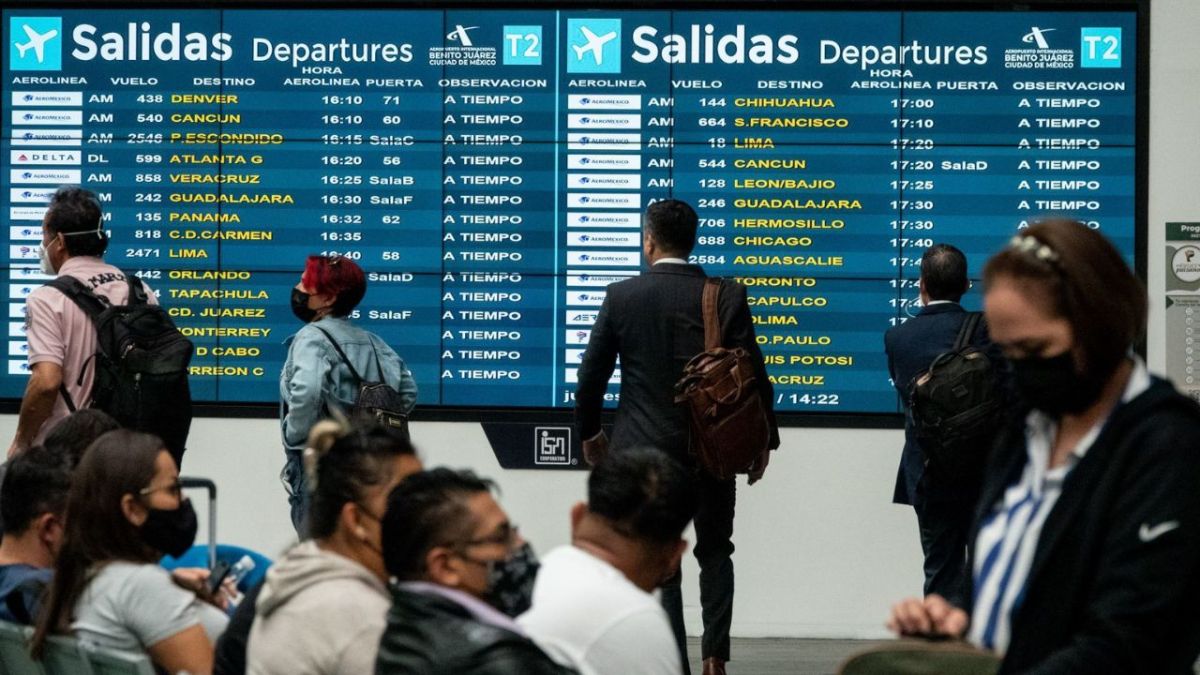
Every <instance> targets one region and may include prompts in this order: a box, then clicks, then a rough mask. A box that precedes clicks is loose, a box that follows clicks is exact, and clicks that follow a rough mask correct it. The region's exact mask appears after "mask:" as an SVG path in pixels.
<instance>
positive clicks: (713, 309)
mask: <svg viewBox="0 0 1200 675" xmlns="http://www.w3.org/2000/svg"><path fill="white" fill-rule="evenodd" d="M720 296H721V278H720V277H709V278H707V279H705V280H704V296H703V297H701V299H700V308H701V311H703V313H704V351H706V352H707V351H712V350H714V349H717V348H718V347H720V346H721V342H722V338H721V320H720V318H719V317H718V316H717V301H718V300H719V299H720Z"/></svg>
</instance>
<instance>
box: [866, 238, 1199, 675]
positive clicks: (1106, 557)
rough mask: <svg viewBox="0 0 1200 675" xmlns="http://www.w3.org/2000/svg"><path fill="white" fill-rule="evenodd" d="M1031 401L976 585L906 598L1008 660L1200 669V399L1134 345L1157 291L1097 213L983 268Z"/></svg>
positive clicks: (925, 624)
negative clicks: (955, 595) (1154, 371)
mask: <svg viewBox="0 0 1200 675" xmlns="http://www.w3.org/2000/svg"><path fill="white" fill-rule="evenodd" d="M983 280H984V286H985V291H984V293H985V296H984V306H985V307H986V312H987V321H988V326H989V329H990V331H991V335H992V338H993V340H994V341H995V343H996V344H997V345H998V346H999V347H1000V348H1001V349H1002V350H1003V352H1004V355H1005V356H1006V357H1007V358H1008V360H1009V364H1010V366H1011V369H1012V376H1013V383H1014V385H1015V387H1016V390H1017V391H1018V393H1019V394H1020V396H1021V399H1022V400H1023V401H1024V404H1025V405H1024V406H1023V408H1022V409H1021V410H1019V411H1018V413H1019V414H1018V415H1017V416H1016V418H1015V419H1014V420H1013V423H1012V424H1010V425H1008V428H1007V429H1005V430H1004V432H1003V433H1001V434H999V436H998V438H997V439H996V441H995V444H994V447H993V448H992V450H991V453H990V455H989V464H988V470H987V472H986V473H985V478H984V485H983V492H982V497H981V500H980V503H979V506H978V508H977V509H976V520H975V526H974V527H973V528H972V531H973V532H974V541H973V542H972V543H971V544H972V545H971V549H970V557H969V563H970V571H971V576H970V580H969V581H970V584H971V586H970V589H969V590H970V593H968V594H967V595H966V597H965V598H964V602H962V603H961V604H959V605H954V604H952V603H950V602H948V601H947V600H946V599H945V598H943V597H941V596H939V595H929V596H927V597H925V598H923V599H917V598H914V599H910V600H906V601H903V602H901V603H899V604H897V605H896V606H895V607H894V608H893V612H892V619H891V622H890V623H891V627H892V628H893V630H895V631H896V632H897V633H900V634H902V635H934V636H944V637H952V638H966V639H967V640H969V641H970V642H971V643H972V644H974V645H976V646H977V647H980V648H982V649H985V650H987V651H989V652H992V653H994V654H996V655H999V656H1002V657H1003V663H1002V665H1001V667H1000V673H1039V674H1042V675H1051V674H1054V673H1064V674H1065V673H1088V674H1089V675H1091V674H1094V673H1155V674H1156V675H1164V674H1179V675H1182V674H1184V673H1187V674H1189V675H1190V674H1191V673H1192V672H1193V664H1194V663H1195V661H1196V656H1197V653H1198V652H1200V613H1198V612H1197V611H1196V606H1197V604H1198V603H1200V583H1197V581H1196V576H1197V571H1198V570H1200V490H1197V489H1196V484H1197V481H1198V479H1200V407H1197V405H1196V404H1195V402H1193V401H1191V400H1190V399H1188V398H1187V397H1185V396H1184V395H1182V394H1180V393H1179V392H1178V391H1176V390H1175V387H1174V386H1172V385H1171V383H1169V382H1167V381H1165V380H1161V379H1158V378H1156V377H1153V376H1152V375H1150V373H1149V372H1148V370H1147V368H1146V364H1145V363H1143V362H1142V360H1141V358H1140V357H1138V356H1137V355H1136V354H1135V353H1134V352H1133V351H1132V348H1133V345H1134V344H1136V343H1137V342H1138V341H1139V340H1140V339H1141V337H1142V335H1144V330H1145V321H1146V313H1147V300H1146V291H1145V288H1144V287H1143V286H1142V283H1141V281H1139V280H1138V278H1137V277H1136V276H1134V274H1133V272H1132V271H1131V270H1130V269H1129V267H1128V266H1127V265H1126V263H1125V260H1124V259H1123V258H1122V257H1121V254H1120V253H1119V252H1118V251H1117V249H1116V248H1115V247H1114V246H1113V245H1112V244H1111V243H1109V242H1108V240H1106V239H1105V238H1104V236H1103V235H1101V234H1100V233H1099V232H1096V231H1095V230H1092V229H1089V228H1088V227H1087V226H1086V225H1083V224H1082V223H1077V222H1072V221H1064V220H1050V221H1046V222H1041V223H1038V224H1035V225H1032V226H1030V227H1029V228H1027V229H1023V230H1021V234H1020V235H1018V236H1017V237H1015V238H1014V239H1013V241H1012V242H1011V244H1010V245H1009V246H1008V247H1007V248H1006V249H1004V250H1003V251H1001V252H1000V253H998V254H997V255H996V256H995V257H993V258H992V259H991V261H989V262H988V264H987V267H986V268H985V269H984V272H983Z"/></svg>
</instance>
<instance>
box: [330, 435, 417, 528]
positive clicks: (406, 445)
mask: <svg viewBox="0 0 1200 675" xmlns="http://www.w3.org/2000/svg"><path fill="white" fill-rule="evenodd" d="M316 428H318V427H314V429H316ZM322 428H323V427H322ZM335 428H337V427H335ZM314 435H318V436H320V437H318V438H316V439H310V441H309V444H310V445H311V446H317V447H314V448H313V451H314V453H315V455H314V458H315V466H313V467H311V468H312V474H311V477H310V479H309V483H308V486H309V489H310V490H311V493H312V504H311V505H310V506H309V509H308V534H309V536H312V537H315V538H317V539H324V538H326V537H329V536H331V535H332V534H333V533H334V531H336V530H337V526H338V519H339V517H340V516H341V513H342V507H343V506H345V505H346V504H348V503H361V502H362V500H363V496H364V494H365V492H366V490H367V488H369V487H372V486H376V485H382V484H384V483H387V482H388V481H389V480H391V478H392V475H391V466H390V465H389V464H390V462H391V461H392V460H394V459H395V458H396V457H399V456H401V455H410V456H412V455H415V454H416V452H415V451H414V450H413V446H412V444H411V443H410V442H409V440H408V437H407V436H405V435H403V434H401V433H400V432H398V431H395V430H392V429H390V428H386V427H383V426H382V425H380V424H378V423H377V422H375V420H374V418H371V417H370V416H361V417H356V418H355V419H354V420H353V421H352V422H351V423H350V425H349V427H348V428H344V429H341V428H338V430H337V431H334V432H331V433H329V434H325V435H319V434H314Z"/></svg>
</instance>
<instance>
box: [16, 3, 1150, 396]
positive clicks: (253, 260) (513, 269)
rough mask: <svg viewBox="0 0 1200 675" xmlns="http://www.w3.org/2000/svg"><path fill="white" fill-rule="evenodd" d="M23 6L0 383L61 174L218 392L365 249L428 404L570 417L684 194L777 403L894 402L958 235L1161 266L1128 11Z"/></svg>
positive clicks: (963, 244) (361, 319)
mask: <svg viewBox="0 0 1200 675" xmlns="http://www.w3.org/2000/svg"><path fill="white" fill-rule="evenodd" d="M3 31H4V33H3V35H4V42H5V46H4V51H3V53H4V55H5V59H4V65H3V68H2V70H3V125H2V135H3V139H2V141H3V153H2V156H3V162H4V166H3V168H2V173H3V177H4V179H5V183H4V189H3V191H2V192H3V194H2V196H0V200H2V201H3V204H2V209H3V213H4V214H6V216H7V226H6V227H4V228H3V230H4V235H3V236H4V237H6V239H7V242H6V243H7V247H6V250H7V251H8V256H7V258H6V259H5V260H4V268H5V269H4V274H3V278H2V279H0V283H2V284H3V292H5V293H6V295H7V297H8V303H7V304H8V307H7V319H6V323H7V324H8V340H7V341H6V342H5V361H6V364H7V368H6V369H5V372H4V374H3V375H2V376H0V396H5V397H19V396H20V395H21V392H22V391H23V387H24V385H25V381H26V377H27V374H28V372H29V368H28V365H27V363H26V353H27V351H28V347H27V345H26V343H25V341H24V323H23V315H24V311H25V306H24V297H25V296H26V295H28V293H30V292H31V291H32V290H33V289H35V288H37V286H38V285H40V284H42V283H44V282H45V280H46V277H44V276H43V275H41V274H40V273H39V271H38V245H39V243H40V238H41V230H40V221H41V219H42V216H43V214H44V212H45V205H46V203H47V200H48V198H49V196H50V195H51V194H52V193H53V191H54V190H55V188H56V187H57V186H59V185H61V184H72V183H79V184H82V185H84V186H86V187H88V188H89V189H91V190H94V191H95V192H96V193H97V194H98V195H99V197H100V199H101V201H102V202H103V205H104V209H105V226H106V227H107V229H108V230H109V232H110V235H111V243H110V246H109V249H108V253H107V255H106V259H107V261H108V262H110V263H112V264H114V265H117V266H118V267H121V268H122V269H124V270H126V271H128V272H133V273H136V274H137V275H138V276H140V277H141V278H143V279H144V280H145V281H146V282H147V284H148V285H150V286H151V287H152V288H153V289H154V291H155V292H157V293H158V295H159V298H160V300H161V302H162V303H163V304H164V305H166V306H168V307H169V308H170V310H171V312H172V313H173V314H174V316H175V318H176V320H177V322H178V325H179V326H180V327H181V329H182V330H183V331H184V332H185V333H186V334H187V335H189V336H190V337H191V339H192V340H194V341H195V344H196V348H197V349H196V357H195V359H194V362H193V365H192V377H193V395H194V397H195V399H196V400H197V401H207V402H273V401H275V400H277V398H278V390H279V371H280V368H281V365H282V362H283V360H284V357H285V355H286V344H285V340H286V338H287V337H288V336H289V335H291V334H292V333H294V332H295V331H296V330H297V329H298V328H299V327H300V326H299V323H298V322H297V320H296V319H295V318H294V317H293V316H292V313H291V311H290V308H289V302H288V299H289V293H290V289H291V288H292V286H293V285H295V284H296V283H297V281H298V280H299V275H300V272H301V271H302V269H303V266H304V261H305V257H306V256H307V255H309V254H314V253H326V254H340V255H344V256H347V257H349V258H352V259H353V260H355V261H356V262H358V263H359V264H360V265H361V266H362V267H363V268H364V270H366V272H367V274H368V293H367V296H366V298H365V300H364V301H363V302H362V304H361V305H360V306H359V308H358V310H357V311H356V313H355V315H354V318H355V320H356V321H357V322H358V323H359V324H360V325H362V326H363V327H365V328H367V329H369V330H372V331H374V332H376V333H377V334H379V335H380V336H382V337H383V338H384V339H385V340H387V342H389V343H390V344H391V345H393V346H394V347H395V348H396V350H397V352H399V353H400V355H401V356H402V357H403V358H404V359H405V360H406V362H407V363H408V365H409V367H410V368H411V369H412V371H413V372H414V374H415V376H416V379H417V382H418V385H419V386H420V391H421V394H420V404H421V405H429V406H454V407H489V408H492V407H517V408H520V407H532V408H548V407H569V406H571V405H573V397H574V390H575V381H576V373H577V370H578V367H579V363H580V359H581V357H582V355H583V352H584V349H585V347H586V345H587V341H588V337H589V332H590V329H591V325H592V323H593V321H594V319H595V316H596V313H597V311H598V310H599V307H600V305H601V303H602V301H603V298H604V292H605V286H606V285H608V284H609V283H612V282H613V281H616V280H620V279H623V278H626V277H628V276H630V275H635V274H638V273H639V271H640V270H642V269H643V268H644V265H645V261H644V260H643V258H642V251H641V238H642V233H641V220H640V214H641V213H642V212H643V211H644V209H645V208H646V207H647V206H648V205H649V204H651V203H652V202H653V201H655V200H659V199H665V198H675V199H682V200H686V201H687V202H689V203H691V204H692V205H693V206H694V207H695V208H696V211H697V213H698V214H699V217H700V229H699V233H698V244H697V246H696V249H695V251H694V252H693V255H692V260H693V262H696V263H698V264H700V265H703V266H704V268H705V269H706V270H707V271H708V273H709V274H716V275H723V276H726V277H730V278H735V279H737V280H738V281H740V282H741V283H743V284H745V285H746V286H748V288H749V299H750V303H751V310H752V313H753V317H754V321H755V324H756V330H757V335H758V340H759V343H760V344H761V346H762V350H763V353H764V355H765V357H766V360H767V369H768V371H769V373H770V376H771V378H772V380H773V381H774V384H775V392H776V401H775V406H776V408H777V409H778V410H781V411H793V412H809V411H820V412H829V413H895V412H897V411H898V409H899V403H898V398H897V396H896V393H895V391H894V389H893V388H892V385H891V383H890V381H889V376H888V371H887V364H886V358H885V356H884V353H883V333H884V332H885V331H886V330H887V329H888V328H889V327H891V326H893V325H895V324H897V323H899V322H902V321H904V320H906V319H907V318H908V317H909V316H911V315H912V314H913V313H915V311H917V303H918V290H917V277H918V270H919V268H918V263H919V259H920V256H921V253H922V251H923V250H924V249H925V248H926V247H928V246H929V245H931V244H932V243H935V242H947V243H952V244H954V245H956V246H958V247H959V248H961V249H963V250H964V251H965V252H966V253H967V256H968V261H969V265H970V269H971V271H972V275H973V276H975V275H977V274H978V272H979V271H980V270H981V268H982V266H983V263H984V261H985V260H986V259H987V257H988V256H989V255H990V254H992V253H994V252H995V251H996V250H997V249H999V248H1000V247H1001V246H1003V245H1004V244H1005V243H1006V242H1007V241H1008V239H1009V238H1011V237H1012V236H1013V235H1014V234H1015V233H1016V232H1017V231H1018V228H1020V227H1022V226H1023V225H1024V224H1025V223H1027V222H1029V221H1030V220H1032V219H1033V218H1035V217H1037V216H1039V215H1042V214H1047V213H1058V214H1066V215H1070V216H1073V217H1077V218H1079V219H1081V220H1083V221H1085V222H1086V223H1088V224H1089V225H1090V226H1092V227H1095V228H1098V229H1099V230H1100V231H1102V232H1103V233H1104V234H1105V235H1107V236H1108V237H1109V238H1110V239H1111V240H1112V241H1113V242H1114V243H1115V244H1116V245H1117V246H1118V247H1119V248H1120V249H1121V250H1122V251H1124V252H1125V253H1126V255H1127V257H1128V259H1129V261H1130V263H1131V264H1132V263H1133V258H1134V251H1135V221H1136V220H1137V217H1136V208H1135V183H1136V181H1135V173H1136V171H1135V160H1136V152H1135V150H1136V143H1135V128H1136V120H1135V117H1136V116H1135V110H1136V105H1135V102H1136V99H1137V91H1136V89H1137V83H1136V77H1135V74H1136V71H1137V63H1136V59H1137V54H1138V49H1137V45H1136V44H1135V40H1136V37H1137V16H1136V13H1135V12H1132V11H1128V12H1125V11H1113V12H1062V11H1039V12H982V11H956V12H946V11H919V12H918V11H872V12H863V11H844V12H820V11H799V10H796V11H787V10H764V11H755V10H741V9H739V10H737V11H691V10H686V11H685V10H679V9H647V10H617V11H608V10H604V11H601V10H595V11H593V10H587V9H582V8H578V7H572V8H565V7H564V8H559V9H555V8H553V7H548V8H528V7H526V8H515V7H507V8H505V7H500V6H495V7H487V8H471V9H461V10H457V9H446V10H431V9H403V8H399V9H307V8H304V9H301V8H296V9H288V10H282V9H237V8H226V9H204V10H178V9H170V10H166V9H137V10H123V9H87V10H77V9H76V10H66V9H64V10H62V11H55V10H52V9H46V8H44V7H38V8H31V9H24V10H21V9H9V10H5V11H4V13H3ZM971 303H974V305H975V306H977V305H978V297H977V296H975V297H973V298H972V299H971V300H970V301H969V302H968V304H971ZM619 378H620V373H619V371H618V373H617V374H615V375H614V378H613V382H612V384H611V392H612V396H610V398H612V399H613V400H615V398H616V392H617V383H618V382H619Z"/></svg>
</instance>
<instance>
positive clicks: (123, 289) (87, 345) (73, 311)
mask: <svg viewBox="0 0 1200 675" xmlns="http://www.w3.org/2000/svg"><path fill="white" fill-rule="evenodd" d="M58 273H59V275H60V276H61V275H64V274H69V275H71V276H73V277H75V278H76V279H79V280H80V281H82V282H83V284H84V285H85V286H87V287H88V288H91V289H92V292H94V293H95V294H96V295H99V296H102V297H105V298H107V299H108V301H109V302H110V303H112V304H114V305H124V304H125V303H127V302H128V301H129V284H128V282H126V280H125V273H124V272H122V271H121V270H119V269H117V268H116V267H113V266H112V265H109V264H107V263H105V262H104V261H103V260H101V259H100V258H92V257H86V256H78V257H74V258H68V259H67V260H66V261H65V262H63V264H62V267H61V268H60V269H59V270H58ZM146 294H147V296H148V297H149V300H150V302H151V303H153V304H158V300H157V298H155V297H154V293H153V291H151V290H150V288H149V287H148V286H147V287H146ZM25 335H26V337H27V338H28V340H29V365H30V367H32V366H33V365H34V364H35V363H43V362H48V363H54V364H58V365H60V366H62V369H63V384H65V385H67V392H68V393H70V395H71V400H72V401H74V403H75V407H76V408H84V407H87V405H88V404H89V403H91V399H92V383H93V381H94V380H95V374H96V370H95V364H93V363H92V362H91V360H92V357H93V356H94V355H95V353H96V327H95V326H93V325H92V320H91V319H89V318H88V316H87V314H84V313H83V310H82V309H80V308H79V306H78V305H76V304H75V303H74V302H72V301H71V300H70V299H69V298H68V297H67V296H65V295H63V294H62V293H61V292H59V291H58V289H55V288H47V287H45V286H43V287H42V288H39V289H37V290H35V291H33V292H32V293H30V294H29V297H28V298H27V299H26V301H25ZM69 414H70V410H69V409H68V408H67V402H66V401H65V400H63V397H62V396H61V395H60V396H58V397H57V400H56V401H55V402H54V410H53V411H52V412H51V413H50V417H49V418H47V419H46V422H45V423H44V424H43V425H42V428H41V429H39V430H38V433H37V436H36V437H34V440H33V442H34V443H35V444H37V443H41V442H42V440H43V439H44V438H45V437H46V432H47V431H49V430H50V429H51V428H53V427H54V425H55V424H57V423H58V421H59V420H61V419H62V418H64V417H66V416H67V415H69Z"/></svg>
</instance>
